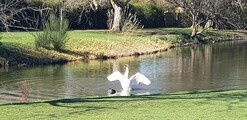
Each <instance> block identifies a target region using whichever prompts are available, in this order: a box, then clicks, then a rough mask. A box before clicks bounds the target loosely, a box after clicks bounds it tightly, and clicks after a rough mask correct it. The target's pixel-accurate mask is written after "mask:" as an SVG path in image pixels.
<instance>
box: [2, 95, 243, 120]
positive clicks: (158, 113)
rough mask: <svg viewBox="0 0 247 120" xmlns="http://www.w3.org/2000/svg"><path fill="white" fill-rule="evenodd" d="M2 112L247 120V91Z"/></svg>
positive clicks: (122, 119)
mask: <svg viewBox="0 0 247 120" xmlns="http://www.w3.org/2000/svg"><path fill="white" fill-rule="evenodd" d="M0 109H1V111H0V115H1V119H2V120H13V119H25V120H29V119H30V120H34V119H35V120H36V119H42V120H43V119H44V120H46V119H49V120H50V119H63V120H66V119H68V120H73V119H74V120H78V119H80V120H98V119H100V120H127V119H128V120H133V119H134V120H161V119H162V120H178V119H179V120H246V119H247V112H246V111H247V90H230V91H200V92H180V93H169V94H157V95H150V96H129V97H94V98H75V99H61V100H52V101H44V102H36V103H17V104H5V105H0Z"/></svg>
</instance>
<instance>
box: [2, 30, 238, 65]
mask: <svg viewBox="0 0 247 120" xmlns="http://www.w3.org/2000/svg"><path fill="white" fill-rule="evenodd" d="M190 33H191V29H189V28H159V29H145V30H141V31H139V32H135V33H115V32H109V31H104V30H97V31H69V32H68V36H69V41H68V42H67V44H66V46H65V49H64V50H62V51H55V50H53V49H39V50H37V49H36V47H35V42H34V41H35V39H34V36H33V34H35V32H8V33H3V34H2V40H1V41H0V42H1V44H0V67H3V66H23V65H24V66H26V65H47V64H61V63H66V62H70V61H78V60H86V61H87V60H95V59H109V58H114V59H116V58H119V57H126V56H139V55H144V54H153V53H157V52H160V51H166V50H168V49H169V48H171V47H174V46H183V45H193V44H200V43H211V42H217V41H222V40H237V39H241V35H239V34H238V33H237V32H234V31H218V30H208V31H206V32H203V33H202V34H201V35H200V36H198V38H197V39H195V40H191V39H190V38H189V36H190Z"/></svg>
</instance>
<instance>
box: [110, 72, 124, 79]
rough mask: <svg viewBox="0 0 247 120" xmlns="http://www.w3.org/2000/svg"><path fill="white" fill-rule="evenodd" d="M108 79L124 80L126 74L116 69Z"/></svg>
mask: <svg viewBox="0 0 247 120" xmlns="http://www.w3.org/2000/svg"><path fill="white" fill-rule="evenodd" d="M107 79H108V80H109V81H116V80H119V81H122V80H124V76H123V74H121V73H120V72H119V71H115V72H113V73H112V74H111V75H109V76H108V77H107Z"/></svg>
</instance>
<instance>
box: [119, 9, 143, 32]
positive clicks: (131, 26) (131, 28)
mask: <svg viewBox="0 0 247 120" xmlns="http://www.w3.org/2000/svg"><path fill="white" fill-rule="evenodd" d="M140 23H141V20H140V19H138V18H137V14H136V13H133V12H132V10H131V9H130V7H129V6H127V7H126V8H125V10H124V21H123V28H122V31H123V32H135V31H138V30H141V29H143V28H144V26H143V25H140Z"/></svg>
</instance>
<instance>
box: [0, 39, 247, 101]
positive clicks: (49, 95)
mask: <svg viewBox="0 0 247 120" xmlns="http://www.w3.org/2000/svg"><path fill="white" fill-rule="evenodd" d="M125 64H129V69H130V76H131V75H134V74H135V73H136V72H140V73H142V74H144V75H145V76H146V77H148V78H149V79H150V80H151V82H152V83H151V84H150V85H149V86H145V85H138V86H133V91H132V94H155V93H168V92H177V91H196V90H226V89H243V88H246V87H247V74H246V72H247V41H235V42H224V43H217V44H212V45H199V46H193V47H185V48H175V49H172V50H169V51H168V52H165V53H160V54H156V55H148V56H141V57H129V58H122V59H118V60H108V61H90V62H88V63H84V62H75V63H69V64H66V65H50V66H38V67H32V68H22V69H3V68H2V69H0V104H2V103H15V102H21V101H23V100H28V101H40V100H51V99H63V98H76V97H84V96H107V90H108V89H109V88H113V89H116V90H117V91H119V90H120V89H121V86H120V84H119V82H109V81H108V80H107V79H106V77H107V76H108V75H110V74H111V73H112V72H113V71H116V70H119V71H120V72H122V73H123V72H124V71H125V69H124V65H125ZM25 86H26V87H25ZM25 91H26V93H25ZM25 97H28V98H25Z"/></svg>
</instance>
